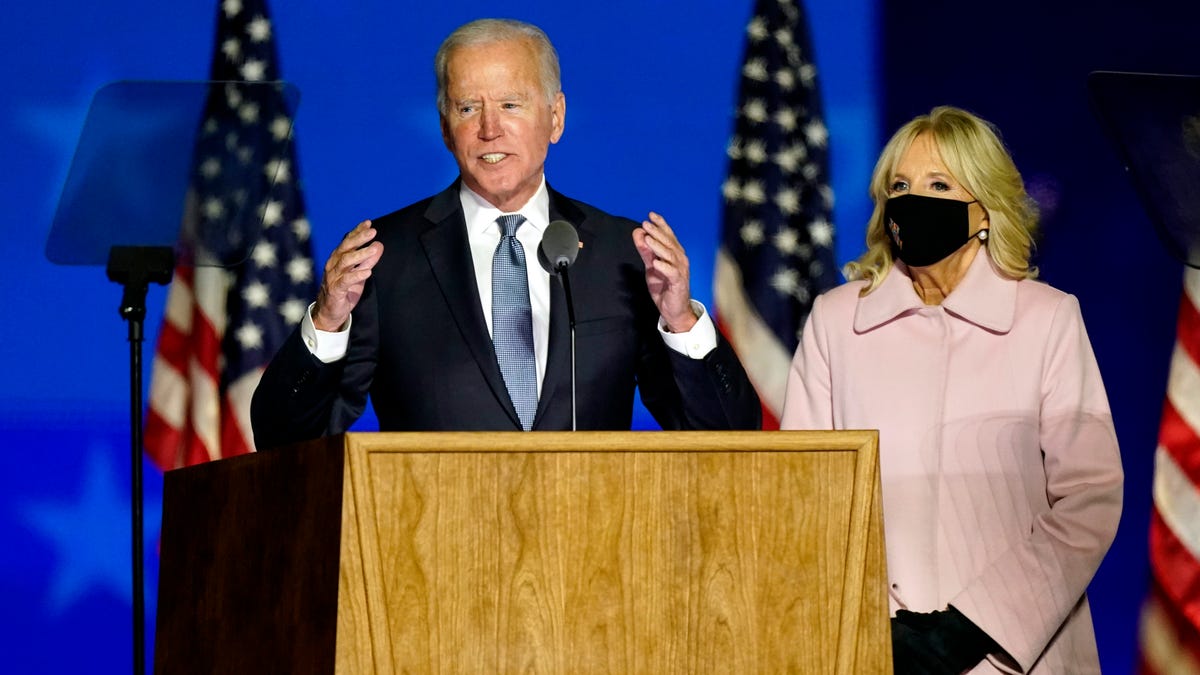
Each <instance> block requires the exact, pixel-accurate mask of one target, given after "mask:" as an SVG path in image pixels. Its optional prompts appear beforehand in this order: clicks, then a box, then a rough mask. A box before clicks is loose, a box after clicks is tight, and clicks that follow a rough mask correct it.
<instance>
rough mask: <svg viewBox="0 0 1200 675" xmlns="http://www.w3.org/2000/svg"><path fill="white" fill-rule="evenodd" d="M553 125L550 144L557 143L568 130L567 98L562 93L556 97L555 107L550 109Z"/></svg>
mask: <svg viewBox="0 0 1200 675" xmlns="http://www.w3.org/2000/svg"><path fill="white" fill-rule="evenodd" d="M550 115H551V125H552V128H553V130H552V131H551V132H550V142H551V143H557V142H558V139H560V138H562V135H563V131H564V130H565V129H566V128H567V96H566V94H563V93H562V92H561V91H560V92H558V94H556V95H555V96H554V105H553V106H551V109H550Z"/></svg>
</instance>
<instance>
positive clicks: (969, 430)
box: [782, 248, 1123, 673]
mask: <svg viewBox="0 0 1200 675" xmlns="http://www.w3.org/2000/svg"><path fill="white" fill-rule="evenodd" d="M986 250H987V249H986V248H985V249H983V250H982V251H981V252H980V253H979V255H977V256H976V258H975V260H974V261H973V262H972V264H971V267H970V269H969V270H968V272H967V274H966V276H965V277H964V278H963V280H962V281H961V282H960V283H959V285H958V287H957V288H955V289H954V291H953V292H952V293H951V294H950V295H949V296H948V297H947V298H946V299H945V302H943V303H942V304H941V305H939V306H926V305H924V304H923V303H922V302H921V299H920V298H919V297H918V296H917V294H916V292H915V291H914V290H913V287H912V280H911V279H910V278H909V276H908V273H907V270H906V269H905V268H904V266H903V265H897V267H896V268H894V269H893V270H892V272H891V273H890V274H888V276H887V278H886V279H885V280H884V281H883V283H882V284H881V285H880V286H879V287H878V288H876V289H875V291H874V292H872V293H871V294H869V295H867V296H865V297H859V291H860V290H861V289H862V288H863V287H864V285H865V284H864V282H861V281H859V282H851V283H848V284H845V285H843V286H840V287H838V288H835V289H833V290H832V291H829V292H828V293H826V294H824V295H822V296H820V297H819V298H817V300H816V302H815V304H814V305H813V310H812V314H811V315H810V317H809V319H808V323H807V325H806V327H805V329H804V334H803V336H802V338H801V343H800V348H799V349H798V350H797V352H796V356H795V358H794V359H793V361H792V370H791V373H790V375H789V379H788V387H787V399H786V402H785V403H784V409H783V418H782V427H783V428H785V429H878V430H879V442H880V474H881V477H882V485H883V520H884V540H885V548H886V550H887V565H888V582H889V592H890V596H891V611H892V613H893V614H894V613H895V611H896V610H897V609H900V608H907V609H909V610H912V611H916V612H928V611H931V610H936V609H942V608H945V607H946V605H947V604H952V605H954V606H955V607H956V608H958V609H959V610H960V611H961V612H962V613H963V614H965V615H966V616H967V617H968V618H970V619H971V620H972V621H973V622H975V624H977V625H978V626H980V627H981V628H983V630H984V631H986V632H987V633H988V635H990V636H991V637H992V638H993V639H994V640H996V642H997V643H999V644H1000V646H1001V647H1003V648H1004V650H1005V651H1006V652H1007V654H1008V655H1010V656H1011V657H1012V659H1015V663H1013V661H1012V660H1010V659H1007V658H1005V657H1004V656H1003V655H999V656H997V655H991V656H989V657H988V659H987V660H985V661H984V662H983V663H981V664H980V665H979V666H978V667H977V668H976V669H975V670H973V671H972V672H995V671H996V670H997V669H999V670H1002V671H1004V672H1028V673H1093V672H1099V670H1100V665H1099V659H1098V656H1097V653H1096V639H1095V634H1094V632H1093V630H1092V621H1091V614H1090V612H1089V609H1088V602H1087V597H1086V596H1085V594H1084V592H1085V590H1086V588H1087V585H1088V583H1089V582H1090V581H1091V579H1092V576H1093V574H1094V573H1095V572H1096V568H1097V567H1098V566H1099V565H1100V560H1101V559H1102V558H1103V557H1104V554H1105V552H1106V551H1107V550H1108V547H1109V545H1110V544H1111V543H1112V540H1113V537H1114V536H1115V534H1116V530H1117V521H1118V519H1119V517H1120V514H1121V490H1122V480H1123V474H1122V470H1121V458H1120V454H1119V452H1118V449H1117V438H1116V434H1115V432H1114V430H1113V424H1112V415H1111V413H1110V411H1109V407H1108V399H1107V397H1106V395H1105V392H1104V384H1103V382H1101V379H1100V371H1099V369H1098V368H1097V366H1096V359H1095V356H1094V355H1093V353H1092V348H1091V344H1090V343H1089V342H1088V337H1087V333H1086V331H1085V330H1084V326H1083V319H1082V317H1081V315H1080V312H1079V303H1078V301H1077V300H1076V299H1075V297H1074V296H1071V295H1067V294H1065V293H1063V292H1061V291H1058V290H1055V289H1053V288H1051V287H1050V286H1047V285H1046V284H1043V283H1040V282H1036V281H1013V280H1010V279H1006V278H1003V277H1001V276H1000V275H999V274H997V273H996V272H995V271H994V270H993V267H992V265H991V260H990V258H989V256H988V255H987V253H986Z"/></svg>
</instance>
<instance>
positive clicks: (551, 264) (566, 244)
mask: <svg viewBox="0 0 1200 675" xmlns="http://www.w3.org/2000/svg"><path fill="white" fill-rule="evenodd" d="M579 247H580V244H579V233H578V232H576V231H575V227H574V226H572V225H571V224H570V223H568V222H567V221H565V220H554V221H551V222H550V224H549V225H547V226H546V231H545V232H544V233H543V234H542V243H541V244H540V245H539V246H538V254H537V257H538V262H539V263H541V265H542V269H544V270H546V271H547V272H549V273H550V274H552V275H554V276H557V277H558V278H559V279H560V280H561V281H562V285H563V291H564V292H565V294H566V297H567V323H568V325H569V326H570V327H571V431H575V430H576V428H577V426H576V422H575V302H574V301H573V300H572V299H571V277H570V275H569V274H567V268H569V267H570V266H571V265H573V264H574V263H575V258H576V257H578V256H579Z"/></svg>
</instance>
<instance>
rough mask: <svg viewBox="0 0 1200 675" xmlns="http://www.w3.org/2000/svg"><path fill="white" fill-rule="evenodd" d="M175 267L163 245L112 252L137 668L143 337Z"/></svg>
mask: <svg viewBox="0 0 1200 675" xmlns="http://www.w3.org/2000/svg"><path fill="white" fill-rule="evenodd" d="M174 268H175V252H174V251H172V250H171V249H170V248H167V247H162V246H114V247H112V249H111V250H110V251H109V254H108V278H109V279H111V280H112V281H115V282H117V283H119V284H122V285H123V286H124V288H125V290H124V293H123V294H122V296H121V307H120V309H119V310H118V311H119V312H120V314H121V318H123V319H125V321H127V322H128V323H129V427H130V429H129V431H130V434H129V436H130V448H131V450H132V452H131V453H130V460H131V467H130V473H131V476H132V478H131V480H130V492H131V494H130V500H129V502H130V519H131V524H132V525H133V535H132V537H131V539H132V540H133V547H132V548H133V672H134V674H135V675H143V674H144V673H145V672H146V598H145V585H146V584H145V577H146V573H145V562H144V561H143V560H142V549H143V543H142V539H143V534H142V531H143V525H142V342H143V326H144V324H145V319H146V291H147V290H148V289H149V286H150V282H154V283H159V284H165V283H167V282H168V281H170V280H171V273H172V272H173V271H174Z"/></svg>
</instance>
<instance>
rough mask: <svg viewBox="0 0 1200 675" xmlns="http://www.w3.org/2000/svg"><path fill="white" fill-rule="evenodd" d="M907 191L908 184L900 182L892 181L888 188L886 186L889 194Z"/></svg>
mask: <svg viewBox="0 0 1200 675" xmlns="http://www.w3.org/2000/svg"><path fill="white" fill-rule="evenodd" d="M907 189H908V183H905V182H904V181H902V180H898V181H894V182H893V183H892V184H891V185H890V186H888V191H890V192H901V191H903V190H907Z"/></svg>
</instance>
